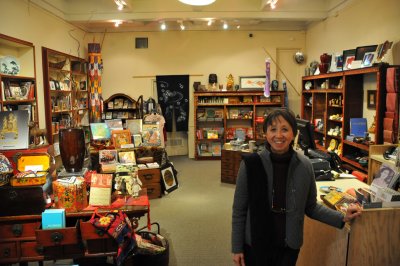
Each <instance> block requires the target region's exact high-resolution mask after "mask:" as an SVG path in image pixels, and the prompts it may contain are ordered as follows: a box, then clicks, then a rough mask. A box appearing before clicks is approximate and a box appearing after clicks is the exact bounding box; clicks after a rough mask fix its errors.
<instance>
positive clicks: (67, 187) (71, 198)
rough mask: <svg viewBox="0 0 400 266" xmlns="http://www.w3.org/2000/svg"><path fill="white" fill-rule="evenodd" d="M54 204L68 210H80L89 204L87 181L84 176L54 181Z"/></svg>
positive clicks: (58, 207)
mask: <svg viewBox="0 0 400 266" xmlns="http://www.w3.org/2000/svg"><path fill="white" fill-rule="evenodd" d="M53 195H54V204H55V208H57V209H65V211H66V212H78V211H81V210H83V209H84V208H86V207H87V206H88V200H87V191H86V183H85V179H84V178H83V177H77V178H75V179H74V180H73V182H71V179H69V178H68V179H65V180H63V179H57V180H56V181H53Z"/></svg>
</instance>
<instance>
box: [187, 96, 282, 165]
mask: <svg viewBox="0 0 400 266" xmlns="http://www.w3.org/2000/svg"><path fill="white" fill-rule="evenodd" d="M284 97H285V92H284V91H272V92H271V97H270V98H266V97H264V96H263V92H262V91H239V92H194V125H195V159H220V158H221V150H222V146H223V144H224V143H225V142H228V141H230V140H233V139H236V138H241V139H243V140H263V139H265V137H264V135H263V131H262V123H263V121H264V117H265V115H266V114H267V113H269V112H270V110H271V108H276V107H282V106H284Z"/></svg>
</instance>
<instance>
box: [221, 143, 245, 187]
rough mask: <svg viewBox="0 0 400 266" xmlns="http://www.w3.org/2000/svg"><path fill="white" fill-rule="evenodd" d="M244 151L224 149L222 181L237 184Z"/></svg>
mask: <svg viewBox="0 0 400 266" xmlns="http://www.w3.org/2000/svg"><path fill="white" fill-rule="evenodd" d="M242 154H243V151H235V150H226V149H223V150H222V155H221V182H222V183H229V184H236V178H237V174H238V172H239V167H240V162H241V161H242Z"/></svg>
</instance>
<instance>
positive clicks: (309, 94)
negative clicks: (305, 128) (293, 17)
mask: <svg viewBox="0 0 400 266" xmlns="http://www.w3.org/2000/svg"><path fill="white" fill-rule="evenodd" d="M385 73H386V68H385V67H370V68H362V69H354V70H349V71H343V72H334V73H328V74H322V75H316V76H306V77H303V79H302V87H303V92H302V99H301V107H302V118H304V119H307V120H309V121H311V122H312V123H313V124H314V126H315V128H314V137H315V140H316V144H317V147H318V148H319V149H321V150H331V149H332V144H333V143H335V145H334V146H335V147H334V148H333V151H337V152H338V153H339V154H340V155H341V159H342V160H343V162H344V163H345V167H346V168H348V169H350V170H361V171H363V172H367V171H368V169H367V167H366V166H365V165H361V164H360V163H359V159H360V158H362V157H364V158H366V157H368V145H367V144H366V143H365V142H364V143H356V142H353V141H349V140H346V136H348V135H349V134H350V119H351V118H362V117H365V118H367V119H368V122H369V124H372V121H373V119H374V117H375V129H374V131H373V132H371V133H370V134H369V135H370V138H371V141H372V142H373V143H375V144H380V143H382V141H383V136H382V134H383V128H382V127H383V125H382V119H383V112H382V108H383V106H384V104H385V93H386V92H385ZM369 89H374V90H376V98H375V104H376V105H375V107H374V108H373V109H370V108H367V104H366V100H365V99H366V95H367V92H366V91H367V90H369Z"/></svg>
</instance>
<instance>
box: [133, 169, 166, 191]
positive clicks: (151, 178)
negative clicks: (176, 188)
mask: <svg viewBox="0 0 400 266" xmlns="http://www.w3.org/2000/svg"><path fill="white" fill-rule="evenodd" d="M138 175H139V178H140V181H142V183H143V185H144V186H146V185H147V184H150V183H160V181H161V179H160V169H159V168H154V169H140V170H139V171H138ZM146 187H147V186H146Z"/></svg>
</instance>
